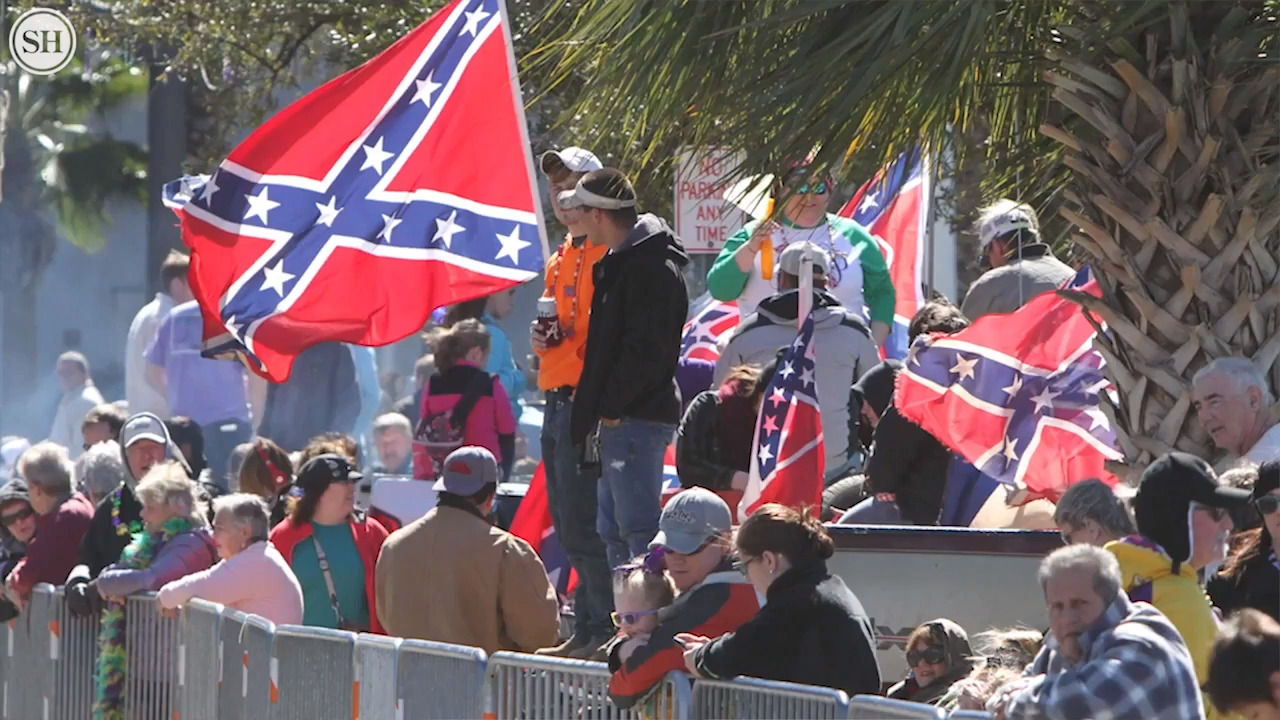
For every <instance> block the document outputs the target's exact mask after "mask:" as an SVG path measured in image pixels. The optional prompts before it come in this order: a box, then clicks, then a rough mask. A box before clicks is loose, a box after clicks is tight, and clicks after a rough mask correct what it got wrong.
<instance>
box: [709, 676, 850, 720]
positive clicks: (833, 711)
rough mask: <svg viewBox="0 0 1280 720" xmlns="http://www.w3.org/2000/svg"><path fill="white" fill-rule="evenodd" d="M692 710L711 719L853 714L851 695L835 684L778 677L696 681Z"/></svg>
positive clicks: (816, 718)
mask: <svg viewBox="0 0 1280 720" xmlns="http://www.w3.org/2000/svg"><path fill="white" fill-rule="evenodd" d="M692 712H693V716H694V717H695V718H700V719H701V718H706V719H708V720H710V718H717V719H721V718H723V719H724V720H731V719H737V720H754V719H755V718H812V719H813V720H844V718H846V717H847V716H848V714H849V696H848V695H846V694H844V692H842V691H840V690H833V689H831V688H820V687H812V686H809V685H797V684H795V683H787V682H778V681H776V680H759V679H756V678H742V677H740V678H737V679H736V680H698V681H696V682H694V684H693V710H692Z"/></svg>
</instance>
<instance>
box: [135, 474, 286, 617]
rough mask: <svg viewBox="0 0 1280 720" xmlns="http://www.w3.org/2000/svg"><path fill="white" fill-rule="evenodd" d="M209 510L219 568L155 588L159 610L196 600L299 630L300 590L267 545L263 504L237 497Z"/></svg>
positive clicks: (244, 495)
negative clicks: (212, 512) (211, 510)
mask: <svg viewBox="0 0 1280 720" xmlns="http://www.w3.org/2000/svg"><path fill="white" fill-rule="evenodd" d="M213 508H214V519H213V539H214V541H215V542H217V544H218V555H219V556H220V557H221V558H222V562H219V563H218V564H217V565H214V566H213V567H211V568H209V569H208V570H201V571H200V572H198V573H193V574H191V575H188V576H186V577H184V578H181V579H178V580H174V581H172V582H170V583H168V584H166V585H165V586H164V587H162V588H160V606H161V607H162V608H165V609H166V610H169V609H173V608H176V607H178V606H179V605H184V604H186V602H187V601H188V600H190V599H192V598H200V599H201V600H208V601H209V602H215V603H221V604H223V605H226V606H227V607H231V608H235V609H236V610H241V611H243V612H246V613H249V614H252V615H259V616H261V617H264V618H266V619H268V620H270V621H271V622H273V623H276V624H277V625H300V624H302V586H301V585H299V584H298V578H297V576H295V575H294V574H293V570H291V569H290V568H289V564H288V563H286V562H285V561H284V557H283V556H282V555H281V554H280V551H279V550H276V547H275V545H272V544H271V543H270V542H269V541H268V540H267V533H268V532H269V528H268V522H269V518H268V515H267V504H266V503H265V502H263V500H262V498H260V497H258V496H256V495H250V494H248V493H236V494H235V495H227V496H224V497H220V498H218V499H216V500H214V501H213Z"/></svg>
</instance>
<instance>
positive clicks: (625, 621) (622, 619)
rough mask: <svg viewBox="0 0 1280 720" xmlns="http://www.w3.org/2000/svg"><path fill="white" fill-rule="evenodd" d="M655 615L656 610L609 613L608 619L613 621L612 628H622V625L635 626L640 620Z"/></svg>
mask: <svg viewBox="0 0 1280 720" xmlns="http://www.w3.org/2000/svg"><path fill="white" fill-rule="evenodd" d="M657 614H658V611H657V610H637V611H635V612H625V613H616V612H615V613H609V617H610V618H611V619H612V620H613V626H614V627H622V626H623V625H635V624H636V623H638V622H640V619H641V618H646V617H649V616H650V615H657Z"/></svg>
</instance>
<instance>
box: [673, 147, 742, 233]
mask: <svg viewBox="0 0 1280 720" xmlns="http://www.w3.org/2000/svg"><path fill="white" fill-rule="evenodd" d="M676 158H677V163H676V187H675V189H676V205H675V221H676V228H675V229H676V235H678V236H679V237H680V239H681V240H682V241H683V242H684V249H685V250H686V251H688V252H689V253H690V254H695V253H705V254H718V253H719V252H720V250H721V248H723V247H724V243H725V241H726V240H728V239H729V238H730V236H732V235H733V234H734V233H736V232H737V231H738V230H740V229H741V228H742V226H743V225H745V224H746V223H747V221H748V220H750V219H751V218H750V217H749V216H748V215H747V214H746V213H745V212H743V211H742V210H741V209H739V207H738V206H737V205H736V204H734V203H732V202H729V201H728V200H726V199H725V190H726V189H728V187H729V186H728V184H727V183H726V178H727V177H728V175H729V173H730V172H731V171H732V170H733V169H734V168H736V167H737V166H738V165H739V164H740V163H741V162H742V159H743V156H742V154H741V153H736V152H733V151H732V150H729V149H727V148H681V149H680V150H679V151H678V153H677V154H676Z"/></svg>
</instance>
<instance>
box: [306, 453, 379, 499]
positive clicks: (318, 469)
mask: <svg viewBox="0 0 1280 720" xmlns="http://www.w3.org/2000/svg"><path fill="white" fill-rule="evenodd" d="M363 479H364V475H363V474H361V472H360V471H359V470H357V469H356V468H355V467H353V466H352V465H351V461H350V460H347V459H346V458H344V457H342V456H341V455H335V454H333V453H326V454H324V455H317V456H315V457H313V458H311V459H310V460H308V461H307V463H306V464H305V465H303V466H302V469H301V470H299V471H298V478H297V482H296V485H297V486H298V487H299V488H301V489H302V490H303V492H324V491H325V490H327V489H329V486H330V485H332V484H333V483H336V482H339V483H347V482H359V481H361V480H363Z"/></svg>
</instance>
